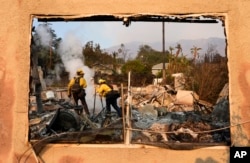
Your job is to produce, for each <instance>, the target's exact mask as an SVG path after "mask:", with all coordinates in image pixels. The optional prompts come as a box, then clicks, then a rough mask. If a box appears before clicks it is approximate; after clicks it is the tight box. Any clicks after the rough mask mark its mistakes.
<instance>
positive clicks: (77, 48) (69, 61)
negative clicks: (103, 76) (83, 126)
mask: <svg viewBox="0 0 250 163" xmlns="http://www.w3.org/2000/svg"><path fill="white" fill-rule="evenodd" d="M36 32H37V34H38V38H35V43H36V45H42V46H44V47H47V48H50V46H51V41H52V34H51V32H50V28H49V27H48V26H47V25H38V26H37V27H36ZM82 48H83V46H82V44H81V40H80V39H78V38H77V37H76V36H75V34H74V33H72V32H68V33H66V34H65V36H64V38H63V39H62V42H61V43H60V45H59V48H58V51H57V53H58V54H59V55H60V57H61V59H62V62H63V65H61V64H56V65H55V69H54V70H50V74H52V76H53V75H54V76H55V79H56V80H60V74H61V72H62V69H63V67H64V68H65V70H66V71H67V72H68V73H69V80H70V79H71V78H73V77H74V76H75V75H76V71H77V69H79V68H81V69H82V70H83V71H84V74H85V75H84V78H85V79H86V82H87V88H86V94H87V95H86V101H87V104H88V107H89V110H90V112H91V109H93V108H94V107H95V110H96V111H98V110H100V109H101V108H102V104H101V100H100V99H99V97H96V98H95V86H94V82H93V76H94V71H93V70H92V69H90V68H89V67H88V66H86V65H84V58H83V54H82V50H83V49H82ZM48 55H49V53H48ZM55 79H54V80H55ZM45 80H46V84H47V85H52V84H53V82H54V80H53V78H52V77H51V76H49V77H47V78H46V79H45ZM65 87H66V86H65ZM94 100H96V101H94ZM79 103H80V101H79ZM94 105H95V106H94ZM103 105H104V104H103Z"/></svg>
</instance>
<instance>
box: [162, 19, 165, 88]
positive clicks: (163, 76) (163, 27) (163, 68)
mask: <svg viewBox="0 0 250 163" xmlns="http://www.w3.org/2000/svg"><path fill="white" fill-rule="evenodd" d="M162 53H163V56H165V22H164V20H163V21H162ZM165 84H166V66H165V59H163V65H162V85H165Z"/></svg>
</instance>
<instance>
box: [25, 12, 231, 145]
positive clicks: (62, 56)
mask: <svg viewBox="0 0 250 163" xmlns="http://www.w3.org/2000/svg"><path fill="white" fill-rule="evenodd" d="M223 21H224V17H221V16H216V17H215V16H209V15H199V16H192V15H186V16H183V15H182V16H159V15H141V16H123V17H119V16H117V17H116V16H92V17H84V18H75V19H70V20H68V19H64V18H50V17H46V18H39V17H35V18H34V21H33V22H34V23H33V28H32V32H31V34H32V44H31V62H32V64H31V69H30V70H31V72H30V77H31V78H30V79H31V80H30V95H29V96H30V108H29V119H30V127H29V129H30V131H29V135H30V141H39V140H41V139H44V138H46V139H48V140H49V141H48V142H52V143H53V142H54V143H65V142H66V143H71V142H75V143H84V144H107V143H108V144H109V143H111V144H114V143H120V144H122V143H132V144H148V145H155V146H161V147H169V145H170V144H171V143H175V142H181V143H186V144H189V145H190V146H194V145H195V144H199V146H200V145H201V144H204V145H205V146H207V145H217V144H220V145H221V144H228V143H229V142H230V131H229V129H223V128H225V127H227V126H228V125H229V99H228V69H227V55H226V36H225V32H224V31H225V29H224V22H223ZM58 27H60V28H58ZM63 27H64V28H65V29H64V28H63ZM67 27H68V30H67ZM63 29H64V31H63ZM79 68H81V69H82V70H83V71H84V78H85V79H86V81H87V84H88V86H87V88H86V99H87V104H88V108H89V111H90V113H91V115H90V116H86V115H85V114H84V111H83V114H81V115H79V114H78V113H79V110H81V109H82V107H81V106H82V105H81V102H80V101H79V105H80V106H78V107H76V106H75V103H74V100H73V98H72V97H71V98H69V97H68V88H67V86H68V83H69V80H70V79H71V78H73V77H74V76H75V73H76V71H77V70H78V69H79ZM208 76H209V77H208ZM99 79H104V80H106V82H107V83H109V84H112V85H113V87H114V88H113V89H115V90H118V91H119V93H120V94H121V97H119V98H118V101H117V102H118V105H119V106H120V107H121V108H122V109H121V110H122V113H123V116H122V117H119V116H117V112H116V111H115V110H114V109H113V108H112V109H111V111H112V112H111V114H110V115H107V114H106V111H107V108H106V102H105V98H100V97H99V95H98V94H97V93H96V91H95V90H96V89H97V87H98V86H99V84H98V81H99ZM220 128H221V130H220ZM55 136H56V137H57V139H55Z"/></svg>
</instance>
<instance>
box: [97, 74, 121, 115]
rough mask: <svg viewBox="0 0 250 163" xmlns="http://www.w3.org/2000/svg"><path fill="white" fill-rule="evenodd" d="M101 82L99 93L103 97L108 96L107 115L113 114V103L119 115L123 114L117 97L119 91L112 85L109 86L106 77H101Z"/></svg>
mask: <svg viewBox="0 0 250 163" xmlns="http://www.w3.org/2000/svg"><path fill="white" fill-rule="evenodd" d="M98 83H99V84H100V86H99V88H98V89H97V93H98V94H99V95H100V96H101V98H102V97H105V98H106V107H107V113H106V114H107V115H111V105H112V106H113V108H114V109H115V110H116V112H117V114H118V116H119V117H121V116H122V113H121V108H120V107H119V106H118V105H117V98H118V97H119V93H117V91H114V90H113V88H112V87H111V86H109V85H108V84H107V83H106V81H105V80H104V79H100V80H99V81H98Z"/></svg>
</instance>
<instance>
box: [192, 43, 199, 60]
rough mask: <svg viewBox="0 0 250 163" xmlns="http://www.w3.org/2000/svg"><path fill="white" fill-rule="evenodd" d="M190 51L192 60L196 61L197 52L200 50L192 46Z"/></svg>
mask: <svg viewBox="0 0 250 163" xmlns="http://www.w3.org/2000/svg"><path fill="white" fill-rule="evenodd" d="M190 50H191V53H192V54H193V57H194V60H195V59H196V57H197V58H199V53H198V51H199V50H201V48H198V47H196V46H193V48H191V49H190Z"/></svg>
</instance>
